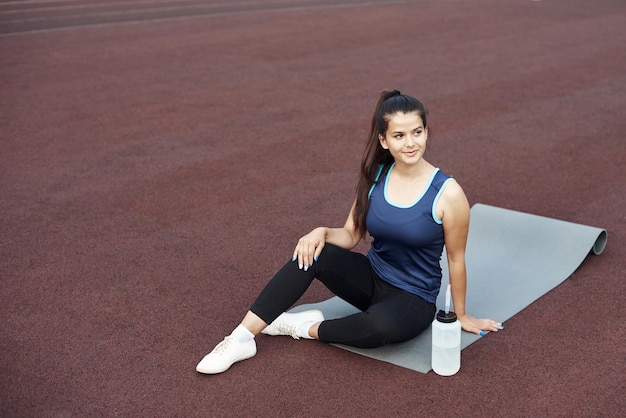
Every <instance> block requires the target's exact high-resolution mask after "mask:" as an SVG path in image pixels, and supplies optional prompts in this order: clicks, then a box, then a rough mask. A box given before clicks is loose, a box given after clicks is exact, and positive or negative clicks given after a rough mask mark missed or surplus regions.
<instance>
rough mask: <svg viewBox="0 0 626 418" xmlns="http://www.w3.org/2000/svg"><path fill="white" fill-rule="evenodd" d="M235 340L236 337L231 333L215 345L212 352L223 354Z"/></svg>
mask: <svg viewBox="0 0 626 418" xmlns="http://www.w3.org/2000/svg"><path fill="white" fill-rule="evenodd" d="M233 340H234V338H233V337H232V336H231V335H229V336H228V337H225V338H224V340H223V341H222V342H221V343H219V344H218V345H216V346H215V348H214V349H213V351H212V352H211V353H212V354H217V355H222V354H223V353H224V352H225V351H226V350H228V347H230V344H231V343H232V342H233Z"/></svg>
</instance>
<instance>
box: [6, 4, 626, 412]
mask: <svg viewBox="0 0 626 418" xmlns="http://www.w3.org/2000/svg"><path fill="white" fill-rule="evenodd" d="M625 16H626V3H625V2H623V1H622V0H594V1H593V2H591V1H588V0H543V1H531V0H497V1H496V0H473V1H469V0H458V1H451V0H432V1H429V0H423V1H382V0H381V1H364V0H360V1H359V0H352V1H348V0H346V1H340V0H335V1H323V0H310V1H286V0H276V1H272V0H263V1H233V2H229V1H225V0H222V1H205V2H200V1H197V0H192V1H173V0H169V1H167V0H163V1H157V0H152V1H150V0H146V1H133V2H128V1H127V2H122V1H118V2H96V1H88V0H77V1H61V0H58V1H44V0H40V1H28V2H5V3H2V4H0V86H1V88H0V91H1V97H2V100H0V135H1V136H0V280H1V284H2V292H1V296H0V323H1V326H2V328H1V337H0V366H1V368H0V375H1V379H0V415H2V416H7V417H8V416H11V417H15V416H33V417H34V416H37V417H47V416H49V417H69V416H72V417H83V416H185V417H187V416H203V417H204V416H285V417H288V416H289V417H290V416H296V415H297V416H422V415H423V416H451V415H455V416H613V417H617V416H623V414H624V411H625V410H626V405H625V402H624V392H625V390H624V389H625V388H624V386H625V385H624V376H625V371H624V358H626V355H625V354H626V353H625V350H624V343H625V339H624V325H623V318H624V314H625V311H624V303H623V298H624V295H625V294H626V292H625V289H624V287H625V285H624V283H625V282H624V277H625V276H626V274H625V273H626V272H625V265H626V264H625V262H624V260H626V218H625V215H624V214H625V210H624V208H626V190H625V188H624V183H623V177H624V175H625V174H626V168H625V167H626V166H625V164H624V162H625V161H626V153H625V151H624V133H625V132H626V118H625V117H624V115H625V114H626V54H625V53H624V52H625V50H624V45H625V44H626V31H625V30H624V28H625V27H626V18H625ZM389 88H398V89H400V90H402V91H404V92H406V93H409V94H412V95H415V96H417V97H419V98H420V99H422V100H423V101H424V102H425V103H426V104H427V105H428V107H429V110H430V124H431V125H430V127H431V132H430V133H431V138H430V139H431V141H430V146H429V150H428V151H427V158H428V159H429V161H431V162H433V163H434V164H436V165H437V166H439V167H440V168H441V169H442V170H444V171H446V172H448V173H450V174H452V175H454V176H455V177H456V178H457V180H458V181H459V182H460V184H461V185H462V186H463V187H464V189H465V191H466V193H467V195H468V197H469V199H470V201H471V202H472V203H477V202H481V203H486V204H490V205H494V206H500V207H505V208H509V209H514V210H519V211H523V212H529V213H534V214H538V215H543V216H549V217H553V218H558V219H563V220H567V221H571V222H576V223H582V224H586V225H592V226H597V227H602V228H606V229H607V230H608V234H609V240H608V245H607V248H606V250H605V252H604V253H603V254H602V255H600V256H589V257H588V258H587V259H586V260H585V262H584V263H583V265H582V266H581V267H580V268H579V269H578V270H577V271H576V272H575V273H574V275H573V276H572V277H570V278H569V279H568V280H566V281H565V283H563V284H562V285H561V286H559V287H557V288H556V289H554V290H553V291H551V292H549V293H548V294H547V295H545V296H544V297H542V298H541V299H540V300H538V301H537V302H535V303H533V304H532V305H530V306H529V307H528V308H527V309H525V310H524V311H522V312H521V313H519V314H518V315H516V316H515V317H513V318H512V319H511V320H510V321H508V322H507V324H506V325H507V328H506V330H505V331H504V332H500V333H498V334H491V335H488V336H487V337H486V338H483V339H481V340H480V341H479V342H477V343H475V344H473V345H472V346H470V347H469V348H468V349H466V350H464V351H463V362H462V368H461V371H460V372H459V373H458V374H457V375H456V376H454V377H451V378H441V377H438V376H436V375H434V374H432V373H429V374H427V375H422V374H419V373H415V372H412V371H410V370H406V369H403V368H400V367H396V366H392V365H390V364H387V363H383V362H379V361H375V360H372V359H368V358H364V357H362V356H358V355H355V354H352V353H349V352H347V351H344V350H341V349H338V348H335V347H332V346H328V345H324V344H321V343H317V342H314V341H294V340H292V339H290V338H286V337H285V338H278V337H277V338H272V337H267V336H260V337H259V338H257V343H258V350H259V353H258V355H257V356H256V357H255V358H254V359H251V360H248V361H245V362H241V363H238V364H236V365H234V366H233V367H232V368H231V370H229V371H228V372H226V373H224V374H222V375H219V376H205V375H200V374H197V373H196V372H195V370H194V368H195V365H196V363H197V362H198V361H199V360H200V359H201V358H202V356H203V355H204V354H206V353H207V352H208V351H210V350H211V349H212V348H213V346H214V345H215V344H216V343H218V342H219V341H220V340H221V339H222V337H223V336H224V335H226V334H227V333H229V332H230V331H231V330H232V328H233V327H234V326H235V325H236V324H237V323H238V321H239V320H240V319H241V316H242V315H243V313H244V312H245V310H246V309H247V308H248V306H249V304H250V303H251V302H252V300H253V299H254V297H255V296H256V294H257V293H258V292H259V290H260V289H261V288H262V286H263V285H264V283H265V282H266V281H267V280H268V279H269V277H270V276H271V274H272V273H273V272H274V271H275V270H276V269H277V268H278V267H279V266H280V265H281V264H282V263H283V262H284V261H286V260H287V259H288V258H289V257H290V256H291V252H292V249H293V246H294V244H295V242H296V240H297V238H298V237H299V236H301V235H302V234H304V233H306V232H308V231H309V230H310V229H311V228H313V227H315V226H318V225H320V224H323V225H341V224H342V223H343V221H344V219H345V216H346V215H347V211H348V209H349V207H350V204H351V201H352V198H353V190H354V186H355V181H356V176H357V170H358V164H359V160H360V156H361V152H362V149H363V145H364V142H365V140H366V138H365V137H366V136H367V131H368V124H369V118H370V114H371V112H372V111H373V106H374V103H375V101H376V98H377V96H378V94H379V92H380V91H381V90H383V89H389ZM360 249H361V250H363V249H364V246H363V247H360ZM470 286H471V283H470ZM329 296H330V294H329V293H328V291H327V290H325V289H324V288H323V287H321V286H320V285H318V284H315V285H314V286H313V287H312V288H311V289H310V291H309V292H308V293H307V294H306V295H305V297H304V299H303V300H302V302H313V301H318V300H322V299H325V298H327V297H329Z"/></svg>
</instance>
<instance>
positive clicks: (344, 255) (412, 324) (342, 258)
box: [250, 244, 435, 348]
mask: <svg viewBox="0 0 626 418" xmlns="http://www.w3.org/2000/svg"><path fill="white" fill-rule="evenodd" d="M314 278H317V279H318V280H319V281H321V282H322V283H324V285H325V286H326V287H327V288H328V289H329V290H330V291H331V292H333V293H334V294H335V295H337V296H339V297H340V298H341V299H343V300H345V301H346V302H348V303H350V304H351V305H353V306H355V307H356V308H358V309H359V310H360V311H362V312H358V313H355V314H353V315H349V316H346V317H344V318H339V319H331V320H327V321H323V322H322V323H321V325H320V327H319V330H318V335H319V339H320V341H323V342H326V343H337V344H344V345H349V346H353V347H360V348H374V347H380V346H382V345H385V344H388V343H398V342H403V341H407V340H410V339H411V338H414V337H416V336H417V335H418V334H420V333H421V332H422V331H424V330H425V329H426V328H428V326H429V325H430V324H431V322H432V321H433V318H434V316H435V305H434V304H433V303H429V302H426V301H425V300H424V299H422V298H421V297H419V296H417V295H414V294H412V293H408V292H405V291H403V290H400V289H398V288H396V287H394V286H392V285H390V284H388V283H386V282H384V281H382V280H381V279H379V278H378V277H377V276H376V274H375V273H374V271H373V270H372V267H371V264H370V262H369V260H368V259H367V257H365V256H364V255H363V254H360V253H356V252H352V251H348V250H345V249H342V248H339V247H336V246H334V245H330V244H326V246H325V247H324V249H323V251H322V253H321V254H320V257H319V260H318V261H316V262H315V263H313V266H311V268H309V269H308V270H307V271H304V270H300V269H298V262H297V261H290V262H288V263H287V264H286V265H285V266H284V267H283V268H282V269H280V270H279V271H278V273H276V275H275V276H274V277H273V278H272V280H270V282H269V283H268V284H267V286H266V287H265V288H264V289H263V291H262V292H261V293H260V294H259V297H258V298H257V300H256V301H255V302H254V304H253V305H252V307H251V308H250V310H251V311H252V312H254V313H255V314H256V315H258V316H259V317H260V318H261V319H262V320H263V321H265V322H266V323H268V324H269V323H271V322H272V321H273V320H274V319H276V318H277V317H278V315H280V314H281V313H283V312H284V311H286V310H287V309H289V308H290V307H291V306H292V305H293V304H294V303H296V302H297V301H298V299H300V297H301V296H302V295H303V294H304V292H305V291H306V290H307V289H308V287H309V285H310V284H311V282H312V281H313V279H314Z"/></svg>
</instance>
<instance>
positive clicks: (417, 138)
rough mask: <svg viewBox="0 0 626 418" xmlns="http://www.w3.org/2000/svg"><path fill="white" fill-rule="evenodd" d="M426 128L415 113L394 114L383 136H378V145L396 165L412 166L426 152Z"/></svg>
mask: <svg viewBox="0 0 626 418" xmlns="http://www.w3.org/2000/svg"><path fill="white" fill-rule="evenodd" d="M427 139H428V128H425V127H424V122H423V121H422V118H421V117H420V115H419V114H418V113H417V112H411V113H394V114H393V115H391V116H390V117H389V120H388V123H387V131H386V132H385V135H384V136H383V135H378V140H379V141H380V145H381V146H382V147H383V148H384V149H386V150H389V153H390V154H391V156H392V157H393V158H394V160H395V161H396V164H407V165H413V164H415V163H417V162H418V161H420V159H421V158H422V156H423V155H424V151H425V150H426V140H427Z"/></svg>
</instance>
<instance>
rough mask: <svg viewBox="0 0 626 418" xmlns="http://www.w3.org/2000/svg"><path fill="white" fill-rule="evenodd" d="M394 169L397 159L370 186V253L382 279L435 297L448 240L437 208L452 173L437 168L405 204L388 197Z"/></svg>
mask: <svg viewBox="0 0 626 418" xmlns="http://www.w3.org/2000/svg"><path fill="white" fill-rule="evenodd" d="M394 164H395V163H394ZM391 170H393V165H392V166H391V168H390V169H389V171H388V173H387V175H386V176H385V177H384V178H383V179H381V180H380V182H378V183H377V184H376V185H375V186H372V189H371V190H370V206H369V210H368V212H367V218H366V225H367V231H368V232H369V234H370V235H371V236H372V237H373V238H374V240H373V241H372V246H371V248H370V250H369V252H368V254H367V257H368V259H369V260H370V263H371V264H372V268H373V269H374V271H375V272H376V274H377V275H378V277H380V278H381V279H382V280H384V281H386V282H387V283H389V284H391V285H393V286H395V287H397V288H400V289H402V290H405V291H407V292H410V293H413V294H416V295H418V296H420V297H422V298H424V299H425V300H426V301H428V302H431V303H435V302H436V300H437V295H438V293H439V288H440V287H441V266H440V265H439V261H440V260H441V254H442V252H443V246H444V239H443V225H442V222H441V220H440V219H438V218H437V215H436V212H435V208H436V206H437V201H438V199H439V196H441V193H442V192H443V189H444V187H445V185H446V183H447V182H448V181H450V180H452V178H451V177H449V176H447V175H446V174H444V173H442V172H441V171H439V169H435V171H434V172H433V174H432V175H431V177H430V179H429V182H428V185H427V186H426V188H425V189H424V191H423V192H422V194H421V195H420V196H419V197H418V198H417V200H416V201H415V202H413V203H411V204H409V205H406V206H402V205H398V204H395V203H392V202H391V201H390V200H389V199H388V197H387V181H388V179H389V173H391ZM379 175H380V173H379Z"/></svg>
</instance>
